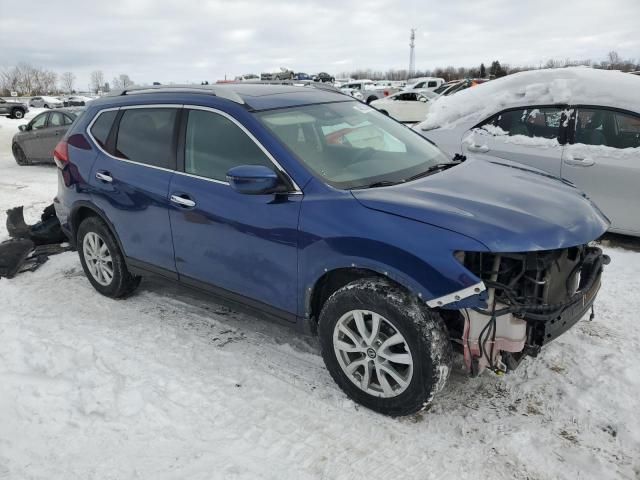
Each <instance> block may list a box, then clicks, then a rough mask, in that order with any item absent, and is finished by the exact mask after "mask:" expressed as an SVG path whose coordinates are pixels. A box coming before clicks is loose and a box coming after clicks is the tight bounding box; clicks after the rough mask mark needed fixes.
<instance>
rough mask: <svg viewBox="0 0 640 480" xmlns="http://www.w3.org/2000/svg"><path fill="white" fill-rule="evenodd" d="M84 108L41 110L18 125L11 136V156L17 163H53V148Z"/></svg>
mask: <svg viewBox="0 0 640 480" xmlns="http://www.w3.org/2000/svg"><path fill="white" fill-rule="evenodd" d="M82 110H84V108H61V109H57V110H56V111H53V112H43V113H41V114H40V115H37V116H35V117H34V118H33V119H32V120H31V121H30V122H29V123H28V124H26V125H20V126H19V127H18V128H19V129H20V131H19V132H18V133H16V134H15V135H14V136H13V142H12V150H13V157H14V158H15V159H16V162H17V163H18V165H31V164H32V163H45V162H46V163H53V150H54V148H56V145H57V143H58V142H59V141H60V139H61V138H62V137H63V136H64V134H65V133H66V131H67V130H68V129H69V127H70V126H71V124H72V123H73V121H74V120H75V119H76V117H77V116H78V115H79V114H80V112H82Z"/></svg>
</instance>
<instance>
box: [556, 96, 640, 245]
mask: <svg viewBox="0 0 640 480" xmlns="http://www.w3.org/2000/svg"><path fill="white" fill-rule="evenodd" d="M571 126H572V127H573V128H572V129H571V132H572V134H571V137H570V142H571V144H570V145H567V147H566V149H565V152H564V155H563V161H562V177H563V178H566V179H567V180H569V181H571V182H573V183H575V184H576V186H577V187H578V188H580V189H581V190H583V191H584V192H585V193H586V194H587V195H589V197H590V198H591V199H592V200H593V201H594V202H595V203H596V205H598V207H600V209H601V210H602V211H603V212H604V213H605V214H606V215H607V216H608V217H609V219H610V220H611V229H612V230H615V231H617V232H620V233H628V234H636V235H637V234H639V233H640V215H638V212H639V211H640V194H639V193H638V192H639V191H640V115H638V114H635V113H632V112H626V111H620V110H614V109H606V108H602V107H586V106H584V107H577V111H576V114H575V115H574V118H573V119H572V122H571Z"/></svg>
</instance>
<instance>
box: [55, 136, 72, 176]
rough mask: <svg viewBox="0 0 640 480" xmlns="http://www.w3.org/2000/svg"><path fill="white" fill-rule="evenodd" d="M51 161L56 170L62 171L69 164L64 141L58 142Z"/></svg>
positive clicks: (67, 149) (66, 146)
mask: <svg viewBox="0 0 640 480" xmlns="http://www.w3.org/2000/svg"><path fill="white" fill-rule="evenodd" d="M53 160H54V161H55V162H56V165H57V166H58V168H60V169H63V168H64V167H65V165H67V164H68V163H69V146H68V145H67V141H66V140H64V139H63V140H60V141H59V142H58V145H56V148H55V150H54V151H53Z"/></svg>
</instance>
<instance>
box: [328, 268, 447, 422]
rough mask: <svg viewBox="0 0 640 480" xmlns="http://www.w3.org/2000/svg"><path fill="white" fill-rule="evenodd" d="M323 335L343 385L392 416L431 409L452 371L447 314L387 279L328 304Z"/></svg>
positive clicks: (350, 289)
mask: <svg viewBox="0 0 640 480" xmlns="http://www.w3.org/2000/svg"><path fill="white" fill-rule="evenodd" d="M318 332H319V337H320V344H321V348H322V357H323V359H324V362H325V365H326V366H327V369H328V370H329V373H330V374H331V376H332V377H333V379H334V380H335V381H336V383H337V384H338V385H339V386H340V388H341V389H342V390H343V391H344V392H345V393H346V394H347V395H348V396H349V397H350V398H351V399H352V400H354V401H356V402H358V403H360V404H362V405H364V406H365V407H367V408H370V409H371V410H374V411H376V412H379V413H382V414H385V415H391V416H402V415H410V414H413V413H416V412H418V411H420V410H422V409H424V408H426V407H427V406H428V405H429V403H430V402H431V400H432V399H433V397H434V395H435V394H436V393H437V392H438V391H440V390H441V389H442V388H443V387H444V385H445V383H446V380H447V378H448V376H449V372H450V370H451V355H452V354H451V342H450V340H449V335H448V332H447V330H446V327H445V326H444V323H443V322H442V319H441V318H440V316H439V315H438V314H436V313H435V312H434V311H432V310H429V309H428V308H427V307H426V306H424V305H422V304H421V303H419V302H418V300H417V298H415V297H414V296H412V295H410V294H409V293H407V292H406V291H404V290H403V289H401V288H400V287H398V286H396V285H394V284H392V283H390V282H389V281H387V280H384V279H379V278H375V277H374V278H365V279H361V280H356V281H354V282H352V283H350V284H348V285H346V286H345V287H343V288H341V289H339V290H338V291H336V292H335V293H334V294H333V295H332V296H331V297H330V298H329V299H328V300H327V302H326V303H325V305H324V306H323V308H322V312H321V313H320V321H319V326H318Z"/></svg>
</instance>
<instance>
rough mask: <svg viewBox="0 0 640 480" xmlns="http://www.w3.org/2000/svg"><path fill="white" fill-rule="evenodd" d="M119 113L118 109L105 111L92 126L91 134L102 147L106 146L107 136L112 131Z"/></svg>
mask: <svg viewBox="0 0 640 480" xmlns="http://www.w3.org/2000/svg"><path fill="white" fill-rule="evenodd" d="M117 114H118V111H117V110H111V111H109V112H103V113H101V114H100V116H99V117H98V118H97V120H96V121H95V122H93V125H92V126H91V135H93V138H94V139H95V140H96V142H98V144H99V145H100V146H101V147H102V148H106V145H107V137H108V136H109V132H110V131H111V125H113V121H114V120H115V118H116V115H117Z"/></svg>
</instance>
